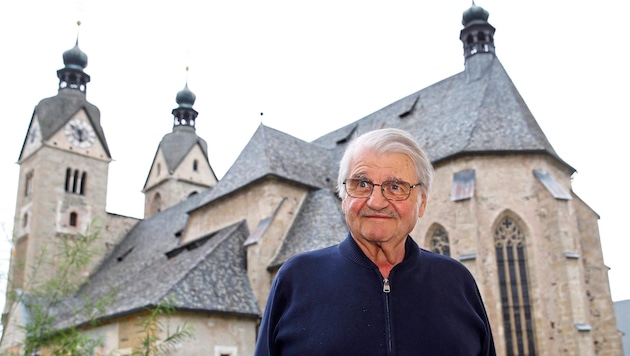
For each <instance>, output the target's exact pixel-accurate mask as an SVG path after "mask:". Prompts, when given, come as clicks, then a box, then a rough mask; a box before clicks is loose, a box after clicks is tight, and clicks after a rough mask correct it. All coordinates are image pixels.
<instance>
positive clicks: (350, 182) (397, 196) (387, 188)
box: [343, 178, 422, 200]
mask: <svg viewBox="0 0 630 356" xmlns="http://www.w3.org/2000/svg"><path fill="white" fill-rule="evenodd" d="M343 185H345V186H346V193H348V195H349V196H351V197H353V198H368V197H369V196H370V195H372V191H373V190H374V186H376V185H377V186H379V187H381V192H382V193H383V196H384V197H385V199H387V200H406V199H407V198H409V195H410V194H411V189H413V188H415V187H417V186H419V185H422V183H418V184H415V185H411V184H409V183H407V182H404V181H400V180H387V181H384V182H383V183H381V184H376V183H372V182H370V181H369V180H365V179H355V178H348V179H346V180H345V181H344V182H343Z"/></svg>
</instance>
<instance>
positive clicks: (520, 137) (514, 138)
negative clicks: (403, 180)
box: [313, 53, 572, 169]
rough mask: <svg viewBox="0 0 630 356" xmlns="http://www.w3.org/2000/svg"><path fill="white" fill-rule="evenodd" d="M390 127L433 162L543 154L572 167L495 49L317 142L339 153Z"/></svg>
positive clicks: (467, 60)
mask: <svg viewBox="0 0 630 356" xmlns="http://www.w3.org/2000/svg"><path fill="white" fill-rule="evenodd" d="M385 127H394V128H400V129H403V130H407V131H409V132H410V133H411V134H412V135H413V136H414V137H415V138H416V139H417V140H418V142H419V143H420V144H421V145H422V146H423V147H424V149H425V150H426V151H427V154H428V155H429V157H430V158H431V160H432V162H433V163H434V164H435V163H438V162H440V161H443V160H446V159H449V158H452V157H455V156H459V155H462V154H484V153H518V152H527V153H532V152H540V153H543V154H548V155H550V156H552V157H554V158H555V159H557V160H558V161H560V162H561V163H563V164H565V165H567V166H568V164H567V163H565V162H564V161H563V160H562V159H560V157H559V156H558V155H557V154H556V152H555V150H554V149H553V147H552V146H551V144H550V143H549V141H548V140H547V138H546V136H545V134H544V133H543V131H542V129H541V128H540V126H539V125H538V123H537V122H536V120H535V119H534V116H533V115H532V113H531V111H530V110H529V108H528V107H527V105H526V104H525V101H524V100H523V98H522V97H521V95H520V94H519V92H518V90H517V89H516V87H515V86H514V83H513V82H512V80H511V79H510V77H509V76H508V74H507V73H506V71H505V69H504V68H503V65H501V63H500V61H499V59H498V58H497V57H496V55H495V54H494V53H479V54H476V55H474V56H472V57H470V58H467V59H466V69H465V70H464V71H463V72H461V73H458V74H456V75H454V76H451V77H449V78H446V79H444V80H442V81H440V82H438V83H435V84H433V85H431V86H429V87H427V88H425V89H422V90H420V91H418V92H415V93H413V94H411V95H409V96H407V97H405V98H402V99H400V100H398V101H396V102H394V103H392V104H390V105H388V106H386V107H384V108H383V109H381V110H378V111H376V112H374V113H372V114H370V115H368V116H366V117H364V118H362V119H360V120H358V121H356V122H353V123H352V124H349V125H346V126H345V127H342V128H340V129H338V130H336V131H333V132H331V133H329V134H327V135H324V136H322V137H320V138H318V139H316V140H315V141H313V143H315V144H318V145H321V146H323V147H327V148H331V149H336V150H337V157H339V156H340V154H341V151H342V150H343V149H344V148H345V146H346V145H345V144H346V143H347V142H348V141H349V140H350V139H351V138H352V137H354V136H355V135H359V134H362V133H364V132H367V131H371V130H375V129H380V128H385ZM568 167H569V168H571V167H570V166H568ZM571 169H572V168H571Z"/></svg>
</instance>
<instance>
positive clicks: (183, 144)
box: [158, 126, 208, 173]
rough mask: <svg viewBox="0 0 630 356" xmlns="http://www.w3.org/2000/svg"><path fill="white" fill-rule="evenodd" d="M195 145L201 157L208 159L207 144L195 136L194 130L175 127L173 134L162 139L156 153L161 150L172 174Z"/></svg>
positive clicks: (186, 127) (187, 127) (185, 127)
mask: <svg viewBox="0 0 630 356" xmlns="http://www.w3.org/2000/svg"><path fill="white" fill-rule="evenodd" d="M195 145H199V147H200V148H201V151H202V152H203V155H204V156H205V158H206V159H208V144H207V143H206V141H205V140H204V139H202V138H201V137H199V136H197V133H196V132H195V129H194V128H193V127H190V126H176V127H174V128H173V132H170V133H168V134H166V135H165V136H164V137H163V138H162V141H161V142H160V145H159V146H158V151H159V150H160V148H161V149H162V153H163V154H164V160H165V161H166V165H167V166H168V167H167V168H168V171H169V172H171V173H172V172H174V171H175V169H176V168H177V167H178V166H179V165H180V164H181V163H182V161H183V160H184V158H186V155H187V154H188V152H190V150H191V149H192V148H193V147H194V146H195Z"/></svg>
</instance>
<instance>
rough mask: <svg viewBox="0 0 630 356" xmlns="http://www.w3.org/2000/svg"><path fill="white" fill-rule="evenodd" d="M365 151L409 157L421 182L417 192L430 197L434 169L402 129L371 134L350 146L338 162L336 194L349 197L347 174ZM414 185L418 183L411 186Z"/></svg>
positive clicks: (415, 143)
mask: <svg viewBox="0 0 630 356" xmlns="http://www.w3.org/2000/svg"><path fill="white" fill-rule="evenodd" d="M365 150H368V151H372V152H375V153H377V154H385V153H403V154H406V155H407V156H409V158H410V159H411V162H412V163H413V165H414V167H415V169H416V175H417V178H418V180H419V181H420V182H421V183H422V185H421V186H420V187H419V188H420V189H418V191H424V193H425V194H429V190H430V188H431V182H432V181H433V166H432V165H431V162H430V161H429V158H428V157H427V154H426V153H425V152H424V150H423V149H422V148H421V147H420V145H418V142H417V141H416V140H415V139H414V138H413V136H411V135H410V134H409V133H408V132H406V131H403V130H400V129H391V128H388V129H380V130H374V131H369V132H367V133H365V134H363V135H361V136H358V137H356V138H355V139H353V140H352V141H350V143H349V144H348V147H347V148H346V151H345V152H344V154H343V157H342V158H341V161H340V162H339V176H338V178H337V192H338V194H339V197H340V198H341V199H345V198H346V196H347V193H346V190H345V189H344V187H343V182H344V181H345V180H346V179H348V178H349V177H348V172H349V171H350V168H351V167H352V164H353V162H354V161H355V160H356V158H357V156H358V155H359V154H361V153H362V152H364V151H365ZM410 183H411V184H415V183H418V182H410Z"/></svg>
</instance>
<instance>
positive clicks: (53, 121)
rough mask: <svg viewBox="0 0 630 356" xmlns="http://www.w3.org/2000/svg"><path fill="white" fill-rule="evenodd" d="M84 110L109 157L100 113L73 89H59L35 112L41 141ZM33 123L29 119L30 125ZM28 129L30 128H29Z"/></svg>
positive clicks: (39, 104)
mask: <svg viewBox="0 0 630 356" xmlns="http://www.w3.org/2000/svg"><path fill="white" fill-rule="evenodd" d="M81 109H84V110H85V111H86V112H87V116H88V118H89V120H90V122H91V123H92V126H93V127H94V132H95V133H96V135H97V136H98V139H99V140H100V142H101V143H102V144H103V149H104V150H105V153H107V156H108V157H111V154H110V152H109V147H108V146H107V141H106V140H105V134H104V133H103V128H102V127H101V112H100V110H99V109H98V107H96V106H95V105H93V104H91V103H90V102H88V101H87V100H86V98H85V93H82V92H80V91H78V90H74V89H61V90H59V93H58V94H57V95H55V96H53V97H50V98H46V99H42V100H41V101H40V102H39V103H38V104H37V106H35V110H34V111H33V117H34V116H35V115H37V117H38V119H39V125H40V130H41V133H42V140H44V141H46V140H48V139H49V138H50V137H51V136H52V135H54V134H55V133H56V132H57V131H59V130H60V129H61V128H62V127H63V126H64V125H65V124H66V123H67V122H68V120H70V118H72V117H73V116H74V115H75V114H76V113H77V112H79V111H80V110H81ZM32 124H33V121H32V119H31V125H32ZM29 129H30V128H29Z"/></svg>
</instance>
